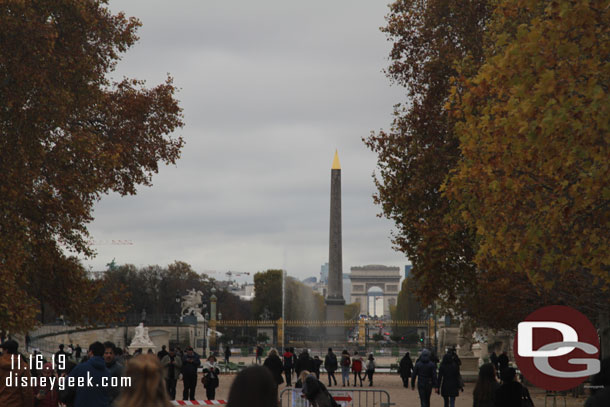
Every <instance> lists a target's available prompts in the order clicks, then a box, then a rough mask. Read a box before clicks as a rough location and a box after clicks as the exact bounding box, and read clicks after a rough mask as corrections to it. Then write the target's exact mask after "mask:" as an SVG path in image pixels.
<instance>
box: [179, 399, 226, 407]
mask: <svg viewBox="0 0 610 407" xmlns="http://www.w3.org/2000/svg"><path fill="white" fill-rule="evenodd" d="M217 404H227V402H226V401H224V400H172V405H174V406H210V405H217Z"/></svg>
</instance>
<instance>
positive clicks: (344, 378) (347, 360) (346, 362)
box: [341, 349, 352, 387]
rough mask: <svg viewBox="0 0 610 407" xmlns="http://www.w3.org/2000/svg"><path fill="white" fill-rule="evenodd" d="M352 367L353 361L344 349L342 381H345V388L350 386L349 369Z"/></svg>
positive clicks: (342, 353)
mask: <svg viewBox="0 0 610 407" xmlns="http://www.w3.org/2000/svg"><path fill="white" fill-rule="evenodd" d="M351 365H352V360H351V359H350V357H349V352H348V351H347V349H343V352H341V379H342V381H343V387H345V385H346V384H347V385H348V386H349V367H350V366H351Z"/></svg>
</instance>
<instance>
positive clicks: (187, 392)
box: [182, 346, 201, 400]
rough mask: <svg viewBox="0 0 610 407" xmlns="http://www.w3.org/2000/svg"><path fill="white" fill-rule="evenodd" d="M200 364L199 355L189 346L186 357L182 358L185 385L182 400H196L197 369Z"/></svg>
mask: <svg viewBox="0 0 610 407" xmlns="http://www.w3.org/2000/svg"><path fill="white" fill-rule="evenodd" d="M199 366H201V360H199V355H197V354H196V353H195V352H193V348H192V347H191V346H189V347H188V348H187V350H186V354H185V355H184V358H183V359H182V383H183V385H184V390H183V391H182V400H195V389H196V387H197V369H198V368H199Z"/></svg>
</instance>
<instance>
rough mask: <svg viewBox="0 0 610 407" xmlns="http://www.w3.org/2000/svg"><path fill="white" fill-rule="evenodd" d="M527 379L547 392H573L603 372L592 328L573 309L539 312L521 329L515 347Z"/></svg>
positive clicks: (523, 324)
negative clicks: (575, 388)
mask: <svg viewBox="0 0 610 407" xmlns="http://www.w3.org/2000/svg"><path fill="white" fill-rule="evenodd" d="M513 351H514V354H515V359H516V362H517V366H518V367H519V369H520V370H521V372H522V373H523V375H524V376H525V378H526V379H527V380H528V381H530V382H531V383H533V384H534V385H535V386H537V387H540V388H543V389H545V390H552V391H561V390H568V389H571V388H574V387H576V386H578V385H579V384H581V383H582V382H584V381H585V380H586V379H587V378H588V377H589V376H591V375H594V374H596V373H598V372H599V370H600V362H599V338H598V335H597V331H596V329H595V327H594V326H593V324H592V323H591V322H590V321H589V320H588V319H587V317H586V316H584V315H583V314H582V313H580V312H578V311H576V310H575V309H573V308H570V307H565V306H561V305H552V306H549V307H544V308H540V309H538V310H536V311H534V312H532V313H531V314H530V315H528V316H527V318H525V320H524V321H523V322H521V323H520V324H519V325H518V328H517V336H516V338H515V343H514V346H513Z"/></svg>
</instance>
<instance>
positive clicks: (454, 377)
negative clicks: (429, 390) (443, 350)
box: [436, 353, 464, 407]
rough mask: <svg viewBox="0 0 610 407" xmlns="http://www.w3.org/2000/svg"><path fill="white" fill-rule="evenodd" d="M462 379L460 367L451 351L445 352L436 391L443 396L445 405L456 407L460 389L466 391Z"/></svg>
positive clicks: (446, 406) (439, 369)
mask: <svg viewBox="0 0 610 407" xmlns="http://www.w3.org/2000/svg"><path fill="white" fill-rule="evenodd" d="M461 381H462V377H461V375H460V367H459V366H458V365H457V363H456V362H455V360H454V359H453V357H452V355H451V354H450V353H447V354H445V356H443V361H442V362H441V365H440V367H439V368H438V383H437V385H436V392H437V393H439V394H440V395H441V396H443V400H444V401H445V407H455V398H456V397H457V396H458V395H459V392H460V390H461V391H464V384H463V383H462V382H461Z"/></svg>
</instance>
